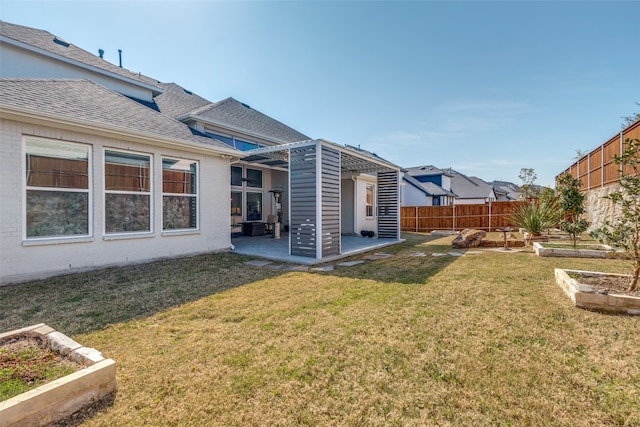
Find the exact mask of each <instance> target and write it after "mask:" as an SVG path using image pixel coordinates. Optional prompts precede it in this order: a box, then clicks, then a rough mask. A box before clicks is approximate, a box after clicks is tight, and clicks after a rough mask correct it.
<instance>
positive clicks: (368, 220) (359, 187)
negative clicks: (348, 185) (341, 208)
mask: <svg viewBox="0 0 640 427" xmlns="http://www.w3.org/2000/svg"><path fill="white" fill-rule="evenodd" d="M369 184H373V185H374V186H375V187H376V190H375V191H376V194H377V191H378V188H377V187H378V186H377V178H376V177H375V176H373V175H364V174H363V175H359V176H358V177H357V178H356V184H355V189H356V202H355V206H354V210H355V212H354V213H355V215H354V219H355V222H356V223H355V232H356V233H357V234H360V232H361V231H362V230H370V231H374V232H375V233H376V235H377V234H378V217H377V206H375V204H374V207H373V216H367V215H366V197H367V185H369ZM376 199H377V197H376V195H375V194H374V201H375V200H376ZM374 203H375V202H374Z"/></svg>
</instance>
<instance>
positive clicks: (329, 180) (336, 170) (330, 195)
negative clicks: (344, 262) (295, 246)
mask: <svg viewBox="0 0 640 427" xmlns="http://www.w3.org/2000/svg"><path fill="white" fill-rule="evenodd" d="M321 152H322V159H321V164H322V173H321V176H322V182H321V185H322V257H326V256H330V255H340V152H339V151H338V150H335V149H333V148H330V147H325V146H323V147H322V151H321Z"/></svg>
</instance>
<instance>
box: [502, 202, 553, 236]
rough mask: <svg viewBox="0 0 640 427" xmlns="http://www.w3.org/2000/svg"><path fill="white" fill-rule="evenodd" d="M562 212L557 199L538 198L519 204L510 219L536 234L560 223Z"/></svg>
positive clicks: (518, 225)
mask: <svg viewBox="0 0 640 427" xmlns="http://www.w3.org/2000/svg"><path fill="white" fill-rule="evenodd" d="M560 219H561V212H560V211H559V210H558V208H557V205H556V203H555V199H547V200H537V201H534V202H532V203H521V204H518V205H517V206H516V207H515V209H514V210H513V211H512V212H511V215H510V216H509V220H510V221H511V223H512V224H514V225H516V226H517V227H519V228H523V229H524V230H525V231H527V232H529V233H531V234H532V235H534V236H539V235H540V234H541V233H542V232H543V231H545V230H548V229H550V228H553V227H555V226H557V225H558V223H559V222H560Z"/></svg>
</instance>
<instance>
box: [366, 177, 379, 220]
mask: <svg viewBox="0 0 640 427" xmlns="http://www.w3.org/2000/svg"><path fill="white" fill-rule="evenodd" d="M366 193H367V194H366V205H365V212H366V216H368V217H373V216H374V212H375V195H376V186H375V185H373V184H367V188H366Z"/></svg>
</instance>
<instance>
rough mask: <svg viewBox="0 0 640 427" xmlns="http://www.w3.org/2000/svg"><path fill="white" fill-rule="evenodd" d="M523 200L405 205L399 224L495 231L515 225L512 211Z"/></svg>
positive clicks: (407, 227) (416, 228)
mask: <svg viewBox="0 0 640 427" xmlns="http://www.w3.org/2000/svg"><path fill="white" fill-rule="evenodd" d="M518 203H520V202H492V203H491V204H489V203H486V204H484V205H451V206H403V207H402V208H401V220H400V226H401V229H402V231H417V232H421V233H426V232H430V231H433V230H455V231H459V230H464V229H465V228H475V229H478V230H486V231H495V229H496V228H502V227H514V224H512V223H510V221H509V215H511V212H512V211H513V209H515V208H516V206H518Z"/></svg>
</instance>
